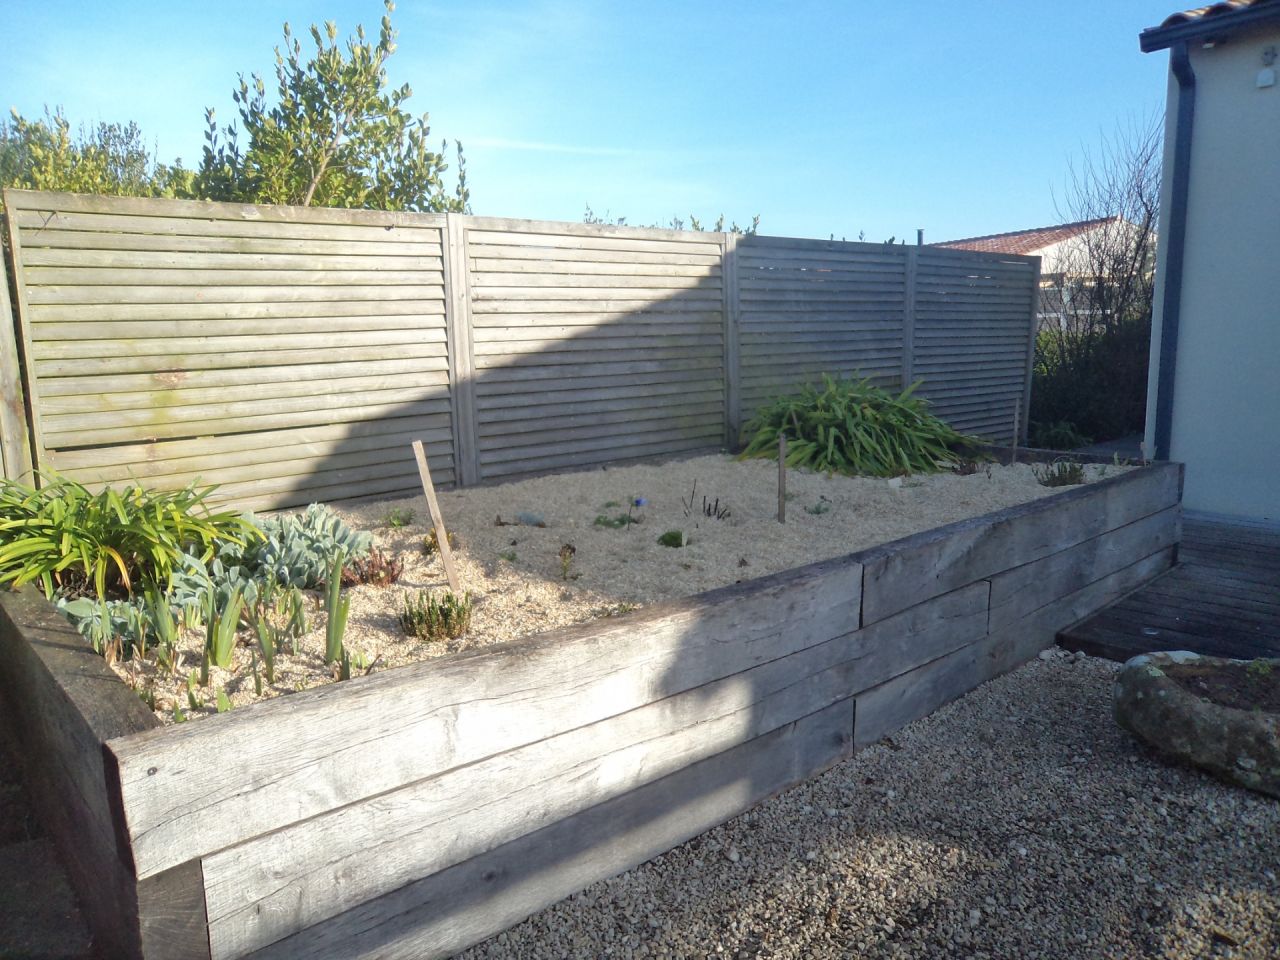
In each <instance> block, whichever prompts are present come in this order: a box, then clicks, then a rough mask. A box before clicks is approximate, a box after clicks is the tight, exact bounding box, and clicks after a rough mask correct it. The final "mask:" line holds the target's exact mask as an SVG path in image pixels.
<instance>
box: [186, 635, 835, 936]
mask: <svg viewBox="0 0 1280 960" xmlns="http://www.w3.org/2000/svg"><path fill="white" fill-rule="evenodd" d="M851 641H852V638H848V637H846V638H840V639H837V640H832V641H828V642H827V643H824V644H819V645H818V646H815V647H810V648H808V649H806V650H802V651H799V652H797V653H794V654H791V655H790V656H787V657H784V658H781V659H779V660H775V661H772V662H770V663H766V664H762V665H761V666H758V667H754V668H752V669H750V670H747V671H744V672H742V673H740V674H737V675H735V676H733V677H728V678H725V679H722V680H717V681H714V682H712V683H710V684H705V685H703V686H701V687H697V688H695V689H693V690H689V691H686V692H684V693H681V694H677V695H675V696H672V697H668V698H666V699H664V700H659V701H657V702H655V703H652V704H649V705H646V706H644V707H640V708H638V709H636V710H633V711H630V712H628V713H626V714H622V715H620V716H617V717H611V718H609V719H607V720H603V721H600V722H598V723H593V724H589V725H587V726H585V727H580V728H577V729H575V730H570V731H568V732H566V733H563V734H560V735H557V736H555V737H551V738H549V739H547V740H542V741H539V742H537V743H534V744H529V745H527V746H524V747H520V748H517V749H516V750H512V751H509V752H507V753H504V754H501V755H498V756H495V757H491V758H489V759H487V760H484V761H481V762H479V763H475V764H470V765H468V766H465V767H462V768H459V769H456V770H452V771H449V772H447V773H444V774H442V775H440V776H438V777H433V778H430V779H428V780H425V781H422V782H420V783H417V784H413V785H410V786H409V787H406V788H404V789H402V790H399V791H396V792H394V793H391V794H383V795H380V796H378V797H375V798H372V799H370V800H368V801H365V802H362V803H357V804H352V805H350V806H347V807H343V808H341V809H339V810H336V811H334V812H333V813H331V814H325V815H323V816H320V817H316V818H313V819H310V820H306V821H303V822H301V823H298V824H295V825H293V826H290V827H288V828H285V829H284V830H280V831H277V832H275V833H272V834H269V835H267V836H264V837H261V838H258V839H255V840H251V841H249V842H248V843H246V844H243V845H241V846H239V847H235V848H232V849H230V850H226V851H221V852H219V853H215V854H213V855H211V856H209V857H207V858H206V860H205V871H206V876H207V877H208V879H209V887H208V900H209V909H210V917H211V927H210V937H211V940H212V943H213V955H214V957H215V958H222V957H227V958H230V957H236V956H240V955H242V953H244V952H247V951H248V950H250V949H252V948H256V947H259V946H264V945H266V944H268V943H271V942H274V941H275V940H277V939H282V938H283V937H285V936H287V935H290V934H293V933H296V932H298V931H300V930H302V929H304V928H305V927H307V926H310V925H312V924H315V923H318V922H321V921H323V920H325V919H327V918H328V917H331V916H334V915H336V914H338V913H340V912H342V911H343V910H345V909H348V908H351V907H354V906H357V905H358V904H360V903H362V902H365V901H368V900H372V899H374V898H376V897H378V896H381V895H383V894H386V893H389V892H391V891H393V890H396V889H398V888H400V887H402V886H404V885H405V884H408V883H411V882H413V881H415V880H418V879H420V878H422V877H425V876H429V875H431V874H433V873H437V872H439V871H441V870H444V869H446V868H448V867H450V866H453V865H455V864H457V863H461V862H464V861H466V860H470V859H472V858H473V857H476V856H480V855H482V854H484V853H487V852H488V851H490V850H493V849H495V848H497V847H499V846H501V845H502V844H504V843H508V842H510V841H512V840H515V839H517V838H519V837H521V836H524V835H526V834H529V833H533V832H534V831H536V830H539V829H542V828H544V827H546V826H549V825H551V824H552V823H555V822H556V821H558V820H562V819H564V818H567V817H573V816H575V815H577V814H578V813H580V812H582V811H584V810H587V809H589V808H591V807H593V806H595V805H597V804H599V803H602V802H605V801H608V800H612V799H614V798H616V797H619V796H621V795H623V794H626V793H629V792H632V791H635V790H637V789H639V788H641V787H643V786H644V785H645V784H648V783H651V782H653V781H655V780H658V779H660V778H662V777H664V776H668V775H670V774H673V773H675V772H677V771H679V770H681V769H683V768H685V767H688V766H690V765H691V764H694V763H698V762H701V761H703V760H705V759H708V758H710V757H714V756H716V755H718V754H721V753H724V752H725V751H728V750H732V749H734V748H735V747H737V746H739V745H740V744H742V743H745V742H747V741H749V740H753V739H755V738H756V737H759V736H762V735H764V734H766V733H768V732H770V731H772V730H776V729H778V728H779V727H782V726H785V725H787V724H790V723H793V722H795V721H796V720H799V719H801V718H803V717H806V716H808V715H810V714H812V713H815V712H817V711H819V710H821V709H824V708H826V707H828V706H830V705H832V704H834V703H837V702H840V701H846V700H847V699H848V697H849V692H850V689H851V686H852V685H853V683H852V675H853V671H854V669H855V664H854V661H852V660H850V655H851ZM280 863H289V864H290V877H289V878H288V879H287V880H285V879H282V878H281V877H280V876H279V874H278V870H277V869H276V868H275V867H273V865H278V864H280Z"/></svg>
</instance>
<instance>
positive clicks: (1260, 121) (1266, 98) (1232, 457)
mask: <svg viewBox="0 0 1280 960" xmlns="http://www.w3.org/2000/svg"><path fill="white" fill-rule="evenodd" d="M1272 46H1274V47H1276V48H1277V49H1280V30H1277V29H1274V28H1270V29H1267V30H1265V31H1259V32H1255V33H1252V34H1249V35H1242V36H1239V37H1235V38H1233V39H1232V40H1231V41H1229V42H1227V43H1223V44H1220V45H1218V46H1216V47H1213V48H1209V49H1202V48H1199V47H1196V48H1193V49H1192V51H1191V65H1192V69H1193V70H1194V72H1195V75H1196V103H1195V128H1194V136H1193V142H1192V149H1191V177H1190V197H1189V200H1188V206H1187V238H1186V252H1185V264H1184V272H1183V280H1182V315H1181V323H1180V332H1179V339H1178V358H1177V369H1176V373H1175V388H1174V404H1173V423H1172V438H1171V443H1170V456H1171V458H1172V459H1174V460H1181V461H1183V462H1184V463H1186V465H1187V472H1186V488H1185V495H1184V501H1183V502H1184V504H1185V506H1186V507H1187V509H1190V510H1201V511H1209V512H1213V513H1221V514H1230V515H1235V516H1242V517H1250V518H1255V519H1262V520H1269V521H1276V520H1280V84H1277V85H1275V86H1271V87H1268V88H1263V89H1259V88H1258V87H1257V85H1256V78H1257V76H1258V73H1259V71H1260V70H1262V69H1263V51H1264V50H1265V49H1266V48H1268V47H1272ZM1277 66H1280V65H1277ZM1177 97H1178V91H1177V85H1176V83H1172V82H1171V84H1170V96H1169V109H1168V114H1169V118H1170V121H1169V127H1168V136H1167V149H1166V154H1165V183H1166V185H1167V184H1168V183H1169V182H1170V181H1171V180H1172V172H1171V168H1170V160H1171V156H1172V152H1171V148H1172V142H1173V136H1174V125H1173V119H1174V117H1175V116H1176V113H1177ZM1163 209H1164V210H1165V211H1166V215H1167V210H1168V204H1167V202H1166V203H1165V204H1164V207H1163ZM1164 263H1165V250H1164V245H1163V243H1162V244H1161V249H1160V257H1159V269H1160V277H1161V281H1162V282H1161V283H1160V286H1159V289H1158V290H1157V300H1156V305H1157V306H1156V328H1157V330H1158V329H1159V323H1160V318H1161V303H1162V300H1161V294H1162V292H1163V273H1164V270H1163V268H1164ZM1151 356H1152V369H1153V378H1152V385H1153V386H1154V371H1155V368H1156V366H1157V364H1158V358H1159V336H1158V335H1156V336H1154V337H1153V342H1152V354H1151ZM1154 408H1155V395H1154V392H1151V393H1149V403H1148V411H1149V413H1148V429H1147V442H1148V445H1149V446H1150V445H1151V444H1152V441H1153V432H1154V430H1153V427H1154V423H1153V411H1154Z"/></svg>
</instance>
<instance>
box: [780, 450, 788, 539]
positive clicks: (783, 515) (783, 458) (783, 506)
mask: <svg viewBox="0 0 1280 960" xmlns="http://www.w3.org/2000/svg"><path fill="white" fill-rule="evenodd" d="M778 522H779V523H786V522H787V435H786V434H785V433H781V432H780V433H779V434H778Z"/></svg>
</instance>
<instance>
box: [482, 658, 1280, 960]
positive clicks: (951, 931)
mask: <svg viewBox="0 0 1280 960" xmlns="http://www.w3.org/2000/svg"><path fill="white" fill-rule="evenodd" d="M1049 656H1050V659H1048V660H1036V661H1033V662H1031V663H1030V664H1028V665H1026V666H1024V667H1022V668H1021V669H1019V670H1017V671H1015V672H1014V673H1012V674H1009V675H1007V676H1005V677H1002V678H999V679H997V680H995V681H992V682H991V683H988V684H986V685H984V686H983V687H981V688H979V689H978V690H977V691H975V692H973V693H971V694H970V695H968V696H967V697H965V698H963V699H962V700H960V701H958V702H956V703H955V704H952V705H951V706H949V707H946V708H944V709H943V710H940V711H938V712H937V713H935V714H933V715H932V716H930V717H927V718H925V719H924V720H921V721H919V722H918V723H915V724H913V725H911V726H910V727H908V728H906V729H905V730H902V731H900V732H899V733H898V734H895V735H894V736H893V737H892V738H890V740H888V741H884V742H882V743H881V744H878V745H876V746H874V747H871V748H869V749H867V750H865V751H864V752H862V753H860V754H859V755H858V756H857V758H855V759H854V760H851V761H849V762H847V763H844V764H841V765H840V766H838V767H837V768H835V769H833V770H831V771H829V772H828V773H826V774H825V775H823V776H821V777H818V778H816V779H815V780H812V781H809V782H807V783H805V784H802V785H801V786H799V787H796V788H795V789H793V790H791V791H789V792H787V793H785V794H783V795H782V796H779V797H776V798H774V799H773V800H770V801H768V802H767V803H765V804H762V805H761V806H759V807H757V808H756V809H755V810H753V811H751V812H749V813H747V814H744V815H743V816H741V817H738V818H737V819H735V820H732V821H730V822H729V823H727V824H725V825H723V826H721V827H719V828H717V829H715V830H712V831H711V832H709V833H707V834H704V835H703V836H701V837H698V838H696V839H694V840H692V841H690V842H689V843H686V844H685V845H683V846H681V847H679V848H677V849H676V850H674V851H672V852H670V853H668V854H665V855H664V856H661V857H658V858H657V859H655V860H652V861H650V862H649V863H647V864H645V865H643V866H641V867H639V868H637V869H635V870H632V871H630V872H628V873H626V874H624V875H622V876H620V877H616V878H614V879H612V880H608V881H604V882H602V883H598V884H595V885H594V886H592V887H590V888H589V889H588V890H586V891H585V892H583V893H581V894H578V895H576V896H574V897H572V898H570V899H569V900H566V901H564V902H562V903H560V904H558V905H556V906H554V907H551V908H549V909H547V910H545V911H543V912H542V913H540V914H537V915H536V916H534V917H532V918H530V919H529V920H527V921H525V922H524V923H522V924H520V925H519V926H517V927H515V928H513V929H512V930H510V931H508V932H507V933H505V934H500V935H498V936H497V937H494V938H492V939H491V940H488V941H486V942H485V943H482V944H480V945H478V946H476V947H474V948H472V949H471V950H469V951H467V952H466V953H465V954H463V955H462V956H464V957H467V958H468V960H480V958H499V957H501V958H508V957H519V958H522V960H525V958H544V957H545V958H568V957H581V958H597V957H606V956H607V957H610V958H614V957H704V956H706V957H720V956H726V957H779V958H780V957H795V958H847V957H863V958H869V957H922V958H923V957H927V958H941V957H956V958H960V957H963V958H992V960H994V958H1009V960H1031V958H1054V960H1061V958H1076V957H1080V958H1095V957H1097V958H1119V957H1125V958H1129V957H1132V958H1139V957H1141V958H1173V957H1188V958H1190V957H1197V958H1199V957H1235V958H1245V957H1248V958H1259V960H1261V958H1273V957H1276V956H1278V955H1280V881H1277V871H1280V803H1276V802H1275V801H1272V800H1269V799H1267V798H1265V797H1263V796H1260V795H1256V794H1251V793H1248V792H1245V791H1242V790H1238V789H1235V788H1231V787H1227V786H1225V785H1221V784H1219V783H1218V782H1216V781H1214V780H1211V779H1209V778H1208V777H1206V776H1202V775H1201V774H1199V773H1196V772H1193V771H1191V770H1187V769H1182V768H1175V767H1172V766H1169V765H1166V764H1165V763H1163V762H1162V761H1160V760H1159V759H1157V758H1155V757H1154V756H1153V755H1151V754H1149V753H1148V752H1146V750H1145V749H1144V748H1142V747H1140V746H1139V745H1138V744H1137V743H1136V742H1135V741H1134V740H1133V739H1131V738H1130V737H1129V736H1128V735H1127V734H1126V733H1124V732H1123V731H1121V730H1120V729H1119V728H1118V727H1116V725H1115V724H1114V723H1113V722H1112V720H1111V715H1110V690H1111V676H1112V673H1113V672H1114V670H1115V669H1116V666H1117V665H1116V664H1113V663H1110V662H1108V661H1104V660H1095V659H1091V658H1079V659H1073V658H1071V657H1070V656H1068V655H1066V654H1063V653H1061V652H1058V651H1054V652H1053V653H1051V654H1049Z"/></svg>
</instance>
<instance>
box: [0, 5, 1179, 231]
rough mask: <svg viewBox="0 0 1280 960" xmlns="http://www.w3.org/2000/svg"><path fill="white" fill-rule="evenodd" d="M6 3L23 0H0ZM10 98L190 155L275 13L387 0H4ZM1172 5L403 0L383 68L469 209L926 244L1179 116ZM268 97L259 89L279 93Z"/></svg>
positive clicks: (281, 16) (362, 10) (301, 17)
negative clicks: (757, 226) (745, 226)
mask: <svg viewBox="0 0 1280 960" xmlns="http://www.w3.org/2000/svg"><path fill="white" fill-rule="evenodd" d="M10 4H12V5H10ZM10 4H6V7H7V9H6V20H7V21H8V29H7V31H6V32H7V33H8V34H9V35H10V37H14V36H18V37H21V38H22V41H21V43H18V44H14V46H13V47H12V48H11V50H10V57H9V58H8V62H7V63H6V68H5V71H4V77H5V79H4V81H3V84H2V85H0V89H2V90H3V93H4V99H5V106H12V107H16V108H17V109H18V110H19V111H20V112H22V113H24V114H27V115H36V114H39V113H40V112H41V110H42V108H43V106H44V105H45V104H48V105H50V106H55V105H62V106H63V107H64V108H65V110H66V113H67V115H68V117H69V118H70V119H71V120H72V122H73V123H75V122H79V121H97V120H129V119H131V120H135V121H137V122H138V123H139V125H140V126H141V127H142V129H143V131H144V133H145V134H146V136H147V138H148V140H149V141H151V142H153V143H154V144H155V145H156V147H157V151H158V154H159V156H160V157H161V158H162V159H170V158H172V157H174V156H181V157H182V158H183V159H184V160H185V161H186V162H187V163H188V165H192V164H194V163H195V162H196V161H197V160H198V157H199V152H200V149H201V145H202V142H203V139H202V138H203V111H204V108H205V107H207V106H212V107H215V108H216V109H217V111H218V115H219V118H220V119H221V120H223V121H226V120H229V119H231V118H233V117H234V116H235V111H234V105H233V104H232V101H231V89H232V86H233V85H234V83H235V80H236V75H237V73H239V72H245V73H249V72H253V71H258V72H264V73H266V74H267V75H268V79H270V72H271V69H272V63H273V61H272V48H273V47H274V46H275V45H276V44H277V43H279V41H280V37H281V25H282V23H283V22H284V21H285V20H288V21H290V23H291V24H292V25H293V27H294V29H295V32H298V33H302V34H303V36H304V39H306V40H307V41H308V42H309V38H307V37H306V36H305V30H306V27H307V26H308V25H309V24H311V23H313V22H319V21H323V20H335V21H337V24H338V28H339V31H340V34H341V35H342V36H344V37H345V36H346V35H347V34H349V33H351V32H352V31H353V30H354V27H355V25H356V24H357V23H364V24H365V26H366V28H367V29H368V30H369V31H370V32H372V33H374V34H375V35H376V30H377V23H378V21H379V19H380V17H381V14H382V6H381V3H380V2H378V0H293V2H269V0H259V2H250V0H222V2H219V3H216V4H215V3H207V2H201V3H194V2H187V0H167V2H163V3H160V2H157V3H144V2H137V0H132V2H131V0H117V2H110V3H104V2H101V0H92V2H76V0H39V2H36V0H18V2H17V3H16V4H14V3H13V0H10ZM1178 8H1179V7H1178V5H1177V4H1176V3H1172V4H1171V3H1170V2H1169V0H1073V2H1071V3H1059V2H1051V0H982V2H978V0H969V2H955V0H904V2H896V3H893V2H891V3H884V2H870V0H856V2H855V0H848V2H836V0H829V2H825V3H820V2H810V0H788V2H772V3H762V2H752V0H737V2H721V0H704V2H692V0H688V2H684V3H681V2H658V0H655V2H649V0H640V2H636V0H631V2H604V0H602V2H588V0H582V2H570V0H500V2H484V0H474V2H465V0H401V2H400V3H399V5H398V9H397V10H396V13H395V15H394V18H393V20H394V23H395V25H396V28H397V30H398V31H399V50H398V51H397V52H396V54H395V56H394V57H393V58H392V59H391V61H390V62H389V73H390V76H391V79H392V81H393V82H394V83H397V84H399V83H403V82H408V83H410V84H411V85H412V87H413V90H414V96H413V98H412V99H411V100H410V101H409V106H410V107H411V108H413V109H414V110H415V111H416V112H422V111H428V112H429V113H430V115H431V126H432V132H433V134H434V135H435V136H437V137H446V136H447V137H449V138H450V139H451V140H452V139H454V138H457V139H460V140H462V142H463V145H464V147H465V148H466V153H467V159H468V175H469V178H470V180H471V185H472V205H473V208H474V211H475V212H476V213H479V214H489V215H495V216H510V217H533V218H546V219H562V220H580V219H581V218H582V214H583V209H584V207H585V206H586V205H587V204H590V205H591V206H592V207H593V208H594V209H595V210H596V212H597V213H600V214H603V213H605V212H606V211H609V212H611V213H612V214H613V215H614V216H626V217H627V218H628V222H630V223H651V222H654V221H661V222H664V223H665V222H667V221H669V220H670V219H671V218H672V216H680V217H686V216H687V215H688V214H690V213H693V214H695V215H697V216H700V217H703V218H704V219H714V218H715V216H716V215H717V214H718V213H720V212H723V213H725V214H726V215H727V216H728V217H729V218H731V219H736V220H738V221H739V222H742V221H746V220H749V219H750V218H751V216H752V215H754V214H759V215H760V217H761V232H763V233H768V234H776V235H790V236H812V237H826V236H828V235H831V234H834V235H835V236H836V237H842V236H844V237H848V238H849V239H854V238H856V237H857V235H858V233H859V231H865V233H866V236H867V239H870V240H883V239H886V238H888V237H889V236H890V235H896V236H898V237H899V238H901V237H903V236H909V237H910V238H912V239H914V236H915V230H916V228H917V227H923V228H924V230H925V236H926V239H927V240H945V239H953V238H956V237H960V236H970V235H976V234H983V233H993V232H998V231H1004V230H1014V229H1019V228H1023V227H1031V226H1039V225H1042V224H1046V223H1052V222H1054V221H1055V220H1056V212H1055V208H1054V199H1053V190H1054V189H1058V190H1059V192H1061V187H1062V184H1063V181H1064V178H1065V173H1066V166H1067V163H1068V160H1069V159H1070V158H1071V157H1072V156H1078V155H1079V153H1080V151H1081V150H1082V149H1083V148H1084V147H1086V146H1088V145H1090V144H1093V143H1096V142H1097V140H1098V138H1099V136H1100V135H1101V134H1103V133H1105V132H1108V131H1111V130H1113V129H1114V127H1115V126H1116V124H1117V123H1132V122H1142V121H1143V120H1144V118H1150V117H1152V116H1153V115H1158V114H1159V113H1160V111H1162V110H1163V108H1164V95H1165V71H1166V57H1165V55H1164V54H1155V55H1146V54H1142V53H1140V52H1139V51H1138V42H1137V34H1138V32H1139V31H1140V30H1141V29H1142V28H1144V27H1148V26H1152V25H1154V24H1157V23H1159V22H1160V21H1161V20H1162V19H1163V18H1164V17H1165V16H1166V15H1168V14H1169V13H1172V12H1173V11H1174V10H1175V9H1178ZM269 87H270V84H269Z"/></svg>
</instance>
